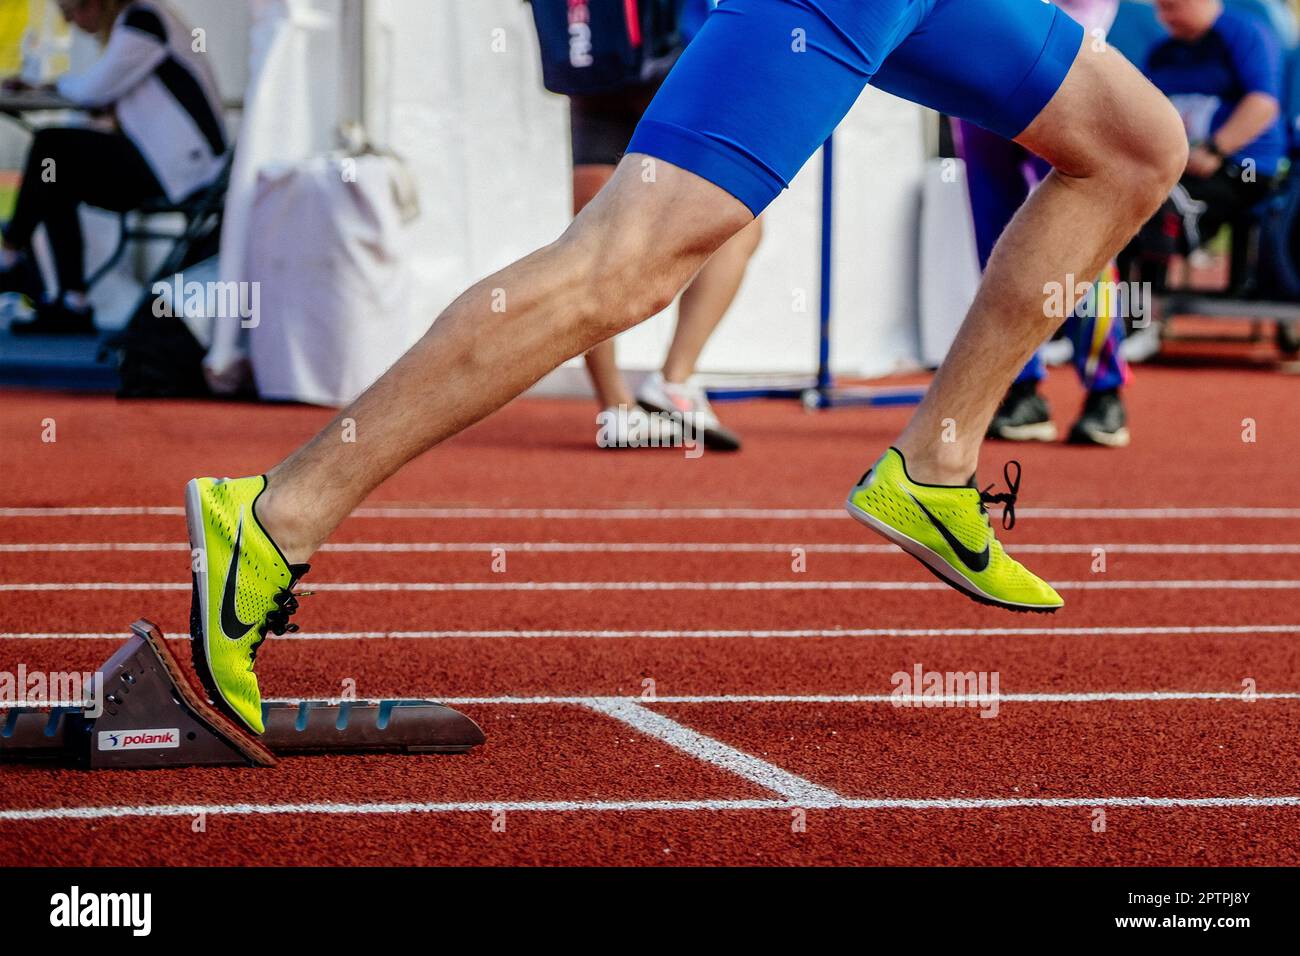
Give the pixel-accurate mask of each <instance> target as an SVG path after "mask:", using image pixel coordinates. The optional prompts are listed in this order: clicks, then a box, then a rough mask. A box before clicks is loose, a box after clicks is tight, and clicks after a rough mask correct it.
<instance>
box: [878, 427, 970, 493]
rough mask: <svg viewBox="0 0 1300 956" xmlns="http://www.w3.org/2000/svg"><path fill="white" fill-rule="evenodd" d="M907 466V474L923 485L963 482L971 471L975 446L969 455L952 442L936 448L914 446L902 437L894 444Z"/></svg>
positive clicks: (962, 483) (967, 478) (957, 483)
mask: <svg viewBox="0 0 1300 956" xmlns="http://www.w3.org/2000/svg"><path fill="white" fill-rule="evenodd" d="M894 447H895V448H897V449H898V450H899V452H900V453H901V454H902V456H903V462H904V464H906V466H907V476H908V477H909V478H911V479H912V480H913V481H919V482H921V483H922V484H927V485H964V484H966V482H968V481H970V477H971V475H973V474H974V473H975V468H976V465H977V464H978V461H979V449H978V448H976V450H975V453H974V454H973V455H971V454H969V453H967V452H966V451H965V450H963V449H961V448H959V447H958V446H957V445H956V444H955V443H952V444H944V445H941V446H940V447H938V448H930V447H925V446H921V445H914V444H912V443H911V442H909V441H908V440H907V438H906V437H903V438H900V439H899V440H898V441H897V442H895V443H894Z"/></svg>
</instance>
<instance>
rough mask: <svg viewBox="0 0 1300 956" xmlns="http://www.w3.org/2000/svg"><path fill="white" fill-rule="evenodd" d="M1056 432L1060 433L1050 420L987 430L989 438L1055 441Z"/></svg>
mask: <svg viewBox="0 0 1300 956" xmlns="http://www.w3.org/2000/svg"><path fill="white" fill-rule="evenodd" d="M1058 434H1060V433H1059V432H1058V431H1057V430H1056V425H1055V424H1053V423H1052V422H1036V423H1034V424H1032V425H1008V426H1006V427H1005V428H999V429H996V430H990V431H989V437H990V438H1000V439H1002V440H1003V441H1044V442H1047V441H1056V436H1057V435H1058Z"/></svg>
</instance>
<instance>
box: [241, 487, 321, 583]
mask: <svg viewBox="0 0 1300 956" xmlns="http://www.w3.org/2000/svg"><path fill="white" fill-rule="evenodd" d="M254 511H255V513H256V515H257V520H258V522H259V523H260V524H261V525H262V528H263V530H264V531H266V533H267V534H268V535H269V536H270V538H271V540H272V541H274V542H275V545H276V547H278V548H279V549H280V551H281V553H282V554H283V555H284V556H285V558H286V559H287V560H288V562H289V563H290V564H306V563H307V562H308V561H309V560H311V556H312V555H313V554H315V553H316V549H317V548H319V547H320V542H319V541H317V540H316V539H315V536H314V534H313V533H312V531H311V530H310V529H309V528H307V527H306V524H305V522H304V521H303V520H302V515H303V514H305V512H304V511H303V510H302V509H299V508H297V507H296V506H295V505H294V504H293V502H292V499H291V496H290V495H288V494H286V493H285V491H284V489H283V488H282V487H277V483H276V481H275V475H274V472H272V473H271V474H268V475H267V485H266V490H265V491H263V492H262V494H261V495H260V496H259V497H258V499H257V503H256V504H255V505H254Z"/></svg>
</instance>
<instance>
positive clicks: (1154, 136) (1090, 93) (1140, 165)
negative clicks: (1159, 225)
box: [1021, 46, 1187, 214]
mask: <svg viewBox="0 0 1300 956" xmlns="http://www.w3.org/2000/svg"><path fill="white" fill-rule="evenodd" d="M1021 141H1022V142H1023V143H1024V145H1026V146H1028V147H1029V148H1030V149H1033V150H1034V151H1035V152H1037V153H1039V154H1040V155H1041V156H1043V157H1044V158H1045V159H1047V161H1048V162H1050V163H1051V164H1052V165H1053V166H1054V167H1056V169H1057V170H1059V171H1060V173H1061V174H1062V175H1064V176H1068V177H1073V178H1077V179H1094V180H1097V181H1100V182H1104V183H1105V186H1106V189H1107V193H1108V194H1109V195H1113V196H1114V197H1115V199H1116V200H1118V201H1122V202H1124V203H1125V204H1126V205H1127V206H1128V207H1130V208H1132V209H1133V210H1134V212H1135V213H1137V214H1142V213H1144V212H1150V211H1151V210H1153V209H1155V207H1156V206H1157V205H1158V204H1159V203H1160V202H1161V201H1163V199H1164V198H1165V197H1166V196H1167V195H1168V194H1169V190H1170V189H1171V188H1172V187H1173V184H1174V183H1176V182H1177V181H1178V177H1179V176H1180V175H1182V172H1183V168H1184V166H1185V165H1186V161H1187V136H1186V133H1185V132H1184V130H1183V124H1182V120H1181V119H1180V118H1179V116H1178V112H1177V111H1176V110H1175V109H1174V107H1173V104H1171V103H1170V102H1169V100H1168V98H1166V97H1165V96H1164V94H1162V93H1161V92H1160V91H1159V90H1157V89H1156V88H1155V87H1154V86H1152V85H1151V83H1150V82H1148V81H1147V79H1146V78H1145V77H1143V76H1142V74H1141V73H1139V72H1138V71H1137V70H1136V69H1135V68H1134V67H1133V66H1132V65H1131V64H1130V63H1128V61H1126V60H1124V59H1123V57H1121V56H1120V55H1119V54H1118V53H1116V52H1114V51H1108V52H1097V51H1094V50H1091V49H1090V48H1089V47H1087V46H1085V48H1084V50H1083V51H1082V52H1081V53H1080V55H1079V58H1078V59H1077V60H1076V61H1075V64H1074V66H1073V67H1072V68H1071V70H1070V76H1069V77H1068V78H1067V81H1066V84H1065V85H1064V86H1062V88H1061V90H1060V91H1059V92H1058V94H1057V98H1055V99H1053V101H1052V103H1050V104H1049V105H1048V107H1047V109H1045V110H1044V111H1043V113H1042V114H1040V115H1039V117H1038V119H1036V120H1035V121H1034V123H1033V124H1031V125H1030V127H1029V129H1027V130H1026V131H1025V133H1024V134H1022V139H1021Z"/></svg>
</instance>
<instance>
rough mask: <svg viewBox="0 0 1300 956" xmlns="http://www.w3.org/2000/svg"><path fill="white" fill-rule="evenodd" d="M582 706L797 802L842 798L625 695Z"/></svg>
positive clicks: (813, 803) (817, 802)
mask: <svg viewBox="0 0 1300 956" xmlns="http://www.w3.org/2000/svg"><path fill="white" fill-rule="evenodd" d="M584 706H585V707H587V708H588V709H590V710H594V711H596V712H597V713H600V714H604V715H606V716H607V717H613V718H615V719H616V720H620V721H622V722H623V723H625V724H627V725H628V726H629V727H631V728H632V729H634V730H636V731H637V732H638V733H641V734H644V735H645V736H647V737H654V738H655V739H656V740H661V741H663V742H664V743H666V744H668V745H669V746H671V747H674V748H676V749H677V750H680V751H681V752H682V753H684V754H688V755H689V756H691V757H694V758H695V759H696V760H700V761H703V762H704V763H709V764H712V765H713V766H715V767H720V768H722V769H723V770H726V771H728V772H730V773H734V774H735V775H736V776H738V777H743V778H744V779H745V780H748V781H750V782H751V783H756V784H758V785H759V786H760V787H763V788H764V789H767V790H770V791H772V792H773V793H775V794H776V795H777V796H781V797H785V798H786V799H787V800H791V801H794V802H795V803H798V804H800V805H806V806H822V805H826V804H831V803H835V802H836V801H838V800H842V799H843V798H842V797H841V796H840V795H839V794H837V793H836V792H835V791H834V790H830V789H827V788H826V787H822V786H818V785H817V784H815V783H813V782H812V781H811V780H805V779H804V778H803V777H800V776H796V775H795V774H793V773H790V772H789V771H788V770H782V769H781V768H780V767H778V766H776V765H775V764H771V763H768V762H767V761H766V760H760V759H759V758H758V757H755V756H754V755H753V754H747V753H745V752H744V751H743V750H737V749H736V748H735V747H732V746H729V745H728V744H724V743H723V742H722V741H720V740H715V739H714V738H713V737H709V736H707V735H705V734H702V733H700V732H699V731H696V730H692V729H691V728H690V727H686V726H684V725H682V724H679V723H677V721H675V720H672V719H671V718H669V717H665V716H664V715H663V714H660V713H656V712H655V711H653V710H648V709H647V708H645V707H642V706H641V705H640V704H638V703H637V702H636V701H635V700H630V699H628V698H626V697H598V698H595V699H593V700H589V701H587V702H586V703H585V704H584Z"/></svg>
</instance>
